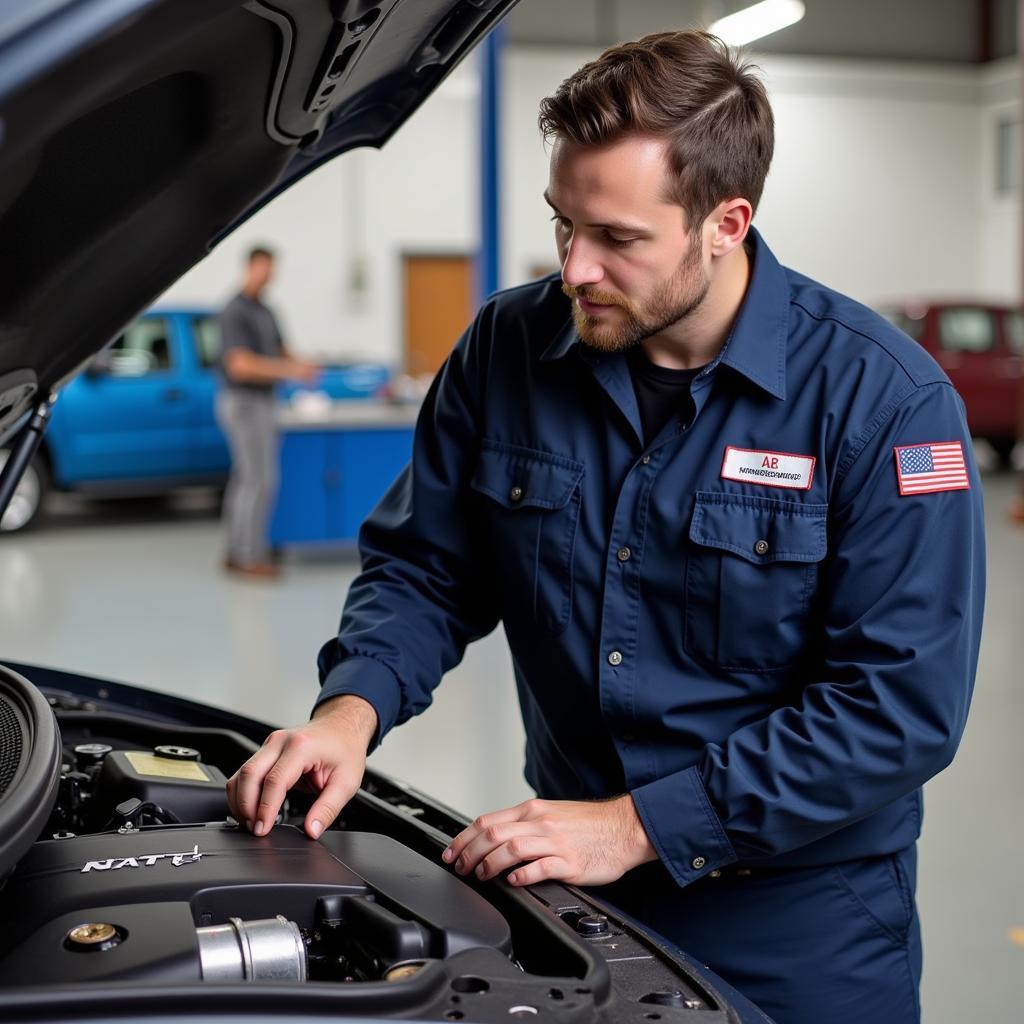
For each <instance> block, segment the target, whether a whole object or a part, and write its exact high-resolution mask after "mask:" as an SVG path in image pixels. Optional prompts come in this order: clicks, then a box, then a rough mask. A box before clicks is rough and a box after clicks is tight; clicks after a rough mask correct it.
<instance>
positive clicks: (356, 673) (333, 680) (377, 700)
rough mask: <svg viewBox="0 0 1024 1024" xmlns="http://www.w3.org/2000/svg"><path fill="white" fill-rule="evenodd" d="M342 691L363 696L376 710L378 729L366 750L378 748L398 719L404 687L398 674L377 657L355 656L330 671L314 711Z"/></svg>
mask: <svg viewBox="0 0 1024 1024" xmlns="http://www.w3.org/2000/svg"><path fill="white" fill-rule="evenodd" d="M343 694H352V695H353V696H356V697H362V698H363V700H365V701H366V702H367V703H368V704H370V705H372V707H373V710H374V711H376V712H377V731H376V732H375V733H374V736H373V739H372V740H371V741H370V746H369V747H368V748H367V752H370V751H373V750H375V749H376V748H377V746H378V745H379V744H380V741H381V740H382V739H384V737H385V736H386V735H387V734H388V733H389V732H390V731H391V730H392V729H393V728H394V726H395V723H396V722H397V721H398V714H399V711H400V710H401V706H402V688H401V686H400V685H399V683H398V677H397V676H396V675H395V674H394V673H393V672H392V671H391V669H389V668H388V667H387V666H386V665H383V664H381V663H380V662H379V661H377V660H376V659H375V658H367V657H364V656H360V655H353V656H352V657H349V658H346V659H345V660H344V661H342V662H339V664H337V665H335V666H334V668H332V669H331V671H330V672H328V673H327V676H326V677H325V679H324V681H323V683H322V685H321V688H320V696H319V697H317V699H316V703H315V704H314V705H313V710H314V711H315V710H316V709H317V708H318V707H319V706H320V705H321V704H323V702H324V701H325V700H330V698H331V697H340V696H342V695H343Z"/></svg>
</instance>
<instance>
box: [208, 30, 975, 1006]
mask: <svg viewBox="0 0 1024 1024" xmlns="http://www.w3.org/2000/svg"><path fill="white" fill-rule="evenodd" d="M541 127H542V129H543V131H544V134H545V136H546V137H547V138H548V139H549V140H551V141H552V142H553V148H552V151H551V165H550V179H549V185H548V189H547V192H546V195H545V198H546V199H547V202H548V204H549V205H550V207H551V209H552V214H553V216H552V220H553V221H554V229H555V237H556V241H557V245H558V251H559V256H560V259H561V264H562V271H561V282H559V280H558V279H557V278H556V277H555V276H552V277H551V278H548V279H545V280H542V281H540V282H535V283H532V284H528V285H525V286H523V287H520V288H514V289H511V290H510V291H507V292H503V293H499V294H498V295H496V296H494V297H492V298H491V299H490V300H489V301H488V302H487V303H486V304H485V305H484V307H483V309H482V310H481V311H480V313H479V314H478V316H477V318H476V320H475V322H474V323H473V324H472V325H471V327H470V328H469V330H468V331H467V332H466V334H465V335H464V336H463V337H462V339H461V340H460V341H459V343H458V345H457V346H456V348H455V350H454V352H453V353H452V355H451V357H450V358H449V360H448V362H447V363H446V364H445V366H444V368H443V369H442V371H441V373H440V374H439V375H438V378H437V379H436V381H435V382H434V385H433V388H432V390H431V392H430V394H429V396H428V397H427V400H426V403H425V407H424V409H423V413H422V415H421V417H420V421H419V426H418V429H417V437H416V444H415V450H414V455H413V459H412V463H411V465H410V467H409V468H408V469H407V470H406V471H405V473H404V474H403V475H402V476H401V477H400V478H399V480H398V481H397V482H396V484H395V485H394V487H393V488H392V489H391V491H390V492H389V493H388V494H387V495H386V496H385V498H384V499H383V500H382V502H381V503H380V505H379V506H378V508H377V509H376V510H375V512H374V513H373V515H372V516H371V517H370V518H369V520H368V521H367V523H366V525H365V527H364V529H363V531H362V534H361V547H362V554H363V572H362V575H361V576H360V577H359V578H358V579H357V580H356V582H355V583H354V584H353V586H352V589H351V591H350V593H349V596H348V602H347V604H346V608H345V612H344V615H343V617H342V622H341V628H340V632H339V635H338V637H337V639H336V640H332V641H331V642H330V643H328V644H327V645H326V646H325V647H324V648H323V650H322V651H321V654H320V672H321V681H322V692H321V695H320V699H319V702H318V705H317V707H316V708H315V710H314V715H313V719H312V721H311V722H310V723H308V724H307V725H305V726H303V727H301V728H297V729H292V730H282V731H279V732H275V733H273V734H272V735H271V736H270V737H269V738H268V740H267V742H266V744H265V745H264V747H263V748H262V749H261V750H260V751H259V752H258V753H257V754H256V755H255V756H254V757H253V758H252V759H251V760H250V761H249V762H248V763H247V764H246V765H245V766H244V767H243V768H242V769H241V771H240V772H239V773H237V774H236V775H235V776H234V777H233V778H232V779H231V780H230V782H229V784H228V789H229V800H230V803H231V806H232V808H233V809H234V813H235V814H236V816H238V817H239V819H240V820H242V821H244V822H246V823H247V824H248V825H249V826H250V827H251V828H252V829H253V830H254V832H255V833H256V834H258V835H259V834H263V833H264V832H265V831H266V830H267V829H269V828H270V827H271V826H272V824H273V821H274V817H275V815H276V813H277V811H278V809H279V807H280V805H281V801H282V799H283V797H284V795H285V792H286V790H287V788H288V787H289V786H291V785H292V784H294V783H295V782H296V781H298V780H299V779H300V778H304V779H305V780H306V781H307V782H309V783H311V784H312V785H313V786H314V787H315V788H316V789H317V790H319V791H320V795H319V797H318V798H317V799H316V801H315V802H314V804H313V806H312V808H311V809H310V812H309V815H308V817H307V819H306V824H305V827H306V831H307V833H308V834H309V835H310V836H312V837H314V838H315V837H316V836H318V835H319V834H320V832H321V831H322V829H323V828H324V827H325V826H327V825H328V824H329V823H330V822H331V821H332V820H333V819H334V817H335V816H336V815H337V813H338V811H339V810H340V808H341V807H342V806H343V805H344V804H345V802H346V801H347V800H348V799H349V797H350V796H351V794H352V792H353V790H354V789H355V788H356V786H357V785H358V783H359V779H360V777H361V774H362V772H363V768H364V760H365V752H366V749H367V747H370V748H371V749H372V747H373V746H374V745H375V744H376V743H378V742H379V741H380V739H381V738H382V737H383V736H384V735H385V734H386V733H387V731H388V730H389V729H390V728H392V727H393V726H394V725H395V724H397V723H400V722H403V721H405V720H406V719H408V718H409V717H410V716H412V715H414V714H417V713H418V712H420V711H422V710H423V709H424V708H425V707H426V706H427V705H428V704H429V702H430V693H431V690H432V689H433V687H434V686H435V685H436V684H437V683H438V681H439V680H440V679H441V676H442V675H443V673H444V672H445V671H447V670H448V669H449V668H451V667H452V666H453V665H454V664H455V663H456V662H457V661H458V660H459V658H460V657H461V655H462V652H463V648H464V646H465V644H467V643H468V642H470V641H472V640H474V639H476V638H477V637H480V636H483V635H484V634H486V633H488V632H489V631H490V630H491V629H492V628H493V627H494V626H495V624H496V623H497V622H498V621H499V620H500V621H503V623H504V626H505V630H506V633H507V636H508V641H509V645H510V648H511V651H512V656H513V663H514V667H515V674H516V679H517V683H518V688H519V694H520V701H521V705H522V710H523V717H524V722H525V724H526V732H527V751H526V775H527V778H528V780H529V781H530V783H531V784H532V785H533V787H534V788H535V790H536V792H537V794H538V796H539V799H536V800H530V801H527V802H526V803H524V804H521V805H519V806H517V807H512V808H508V809H504V810H498V811H495V812H493V813H490V814H485V815H483V816H482V817H481V818H478V819H477V820H476V821H475V822H474V823H473V825H472V826H470V827H469V828H468V829H466V830H465V831H464V832H463V833H462V834H461V835H460V836H458V837H457V838H456V839H455V840H454V842H453V843H452V845H451V847H450V848H449V849H448V850H447V851H445V854H444V858H443V859H444V860H445V861H446V862H447V863H450V864H453V865H454V867H455V870H456V871H458V872H460V873H462V874H467V873H469V872H471V871H474V872H476V874H477V875H478V876H479V877H481V878H493V877H494V876H496V875H499V874H506V873H507V875H506V877H507V878H508V880H509V882H510V883H511V884H513V885H517V886H519V885H528V884H531V883H535V882H538V881H540V880H541V879H564V880H566V881H568V882H571V883H575V884H581V885H597V886H603V887H604V888H603V889H602V890H600V891H601V893H602V894H604V895H606V896H607V898H609V899H611V900H612V901H613V902H615V903H617V904H618V905H619V906H621V907H622V908H623V909H625V910H626V911H628V912H629V913H631V914H633V915H634V916H635V917H637V918H639V919H640V920H641V921H643V922H645V923H646V924H647V925H649V926H650V927H652V928H654V929H655V930H657V931H660V932H662V933H663V934H664V935H666V936H667V937H668V938H669V939H670V940H672V941H673V942H675V943H677V944H678V945H679V946H681V947H682V948H684V949H686V950H687V951H689V952H690V953H692V954H693V955H695V956H696V957H697V958H698V959H700V960H702V961H703V962H704V963H707V964H709V965H710V966H711V967H712V968H713V969H714V970H716V971H718V972H719V973H720V974H721V975H723V976H724V977H725V978H726V979H727V980H728V981H730V982H732V983H733V984H735V985H736V986H737V987H738V988H739V989H740V990H741V991H743V992H744V993H745V994H746V995H748V996H749V997H750V998H751V999H753V1000H754V1001H755V1002H756V1003H758V1004H759V1005H760V1006H761V1007H762V1008H763V1009H764V1010H765V1011H766V1012H768V1013H769V1014H771V1015H772V1016H773V1017H774V1018H775V1019H776V1020H777V1021H779V1022H781V1024H789V1022H821V1021H828V1022H829V1024H845V1022H854V1021H856V1022H858V1024H861V1022H863V1021H866V1020H870V1021H872V1022H874V1024H882V1022H884V1024H889V1022H892V1024H895V1022H901V1024H902V1022H908V1021H915V1020H917V1019H918V1016H919V1009H918V984H919V977H920V969H921V962H920V944H919V929H918V922H917V918H916V914H915V910H914V903H913V898H914V897H913V890H914V871H915V861H914V843H915V840H916V838H917V836H918V833H919V830H920V824H921V805H920V789H919V787H920V786H921V784H922V783H923V782H924V781H925V780H926V779H928V778H930V777H931V776H932V775H934V774H935V773H936V772H938V771H940V770H941V769H942V768H944V767H945V766H946V765H947V764H948V763H949V761H950V759H951V758H952V756H953V753H954V751H955V749H956V746H957V743H958V740H959V737H960V734H961V732H962V729H963V727H964V720H965V716H966V712H967V705H968V701H969V698H970V694H971V689H972V684H973V678H974V672H975V665H976V659H977V653H978V638H979V632H980V624H981V611H982V591H983V583H982V574H983V566H984V556H983V538H982V514H981V492H980V485H979V482H978V477H977V472H976V469H975V466H974V464H973V462H972V460H971V448H970V445H969V438H968V436H967V432H966V426H965V419H964V413H963V407H962V403H961V402H960V400H959V398H958V397H957V395H956V394H955V393H954V392H953V390H952V388H951V386H950V384H949V381H948V380H947V379H946V377H945V376H944V375H943V373H942V372H941V370H939V369H938V367H937V366H936V365H935V364H934V363H933V362H932V361H931V359H930V358H929V357H928V356H927V354H926V353H925V352H924V351H923V350H921V349H920V348H919V347H917V346H915V345H914V344H913V343H912V342H911V341H910V340H909V339H908V338H906V337H905V336H904V335H902V334H900V333H899V332H898V331H896V330H895V329H893V328H891V327H890V326H889V325H887V324H886V323H885V322H884V321H883V320H882V319H881V318H879V317H877V316H876V315H875V314H873V313H872V312H870V311H869V310H867V309H865V308H864V307H863V306H860V305H858V304H857V303H855V302H853V301H851V300H849V299H846V298H844V297H843V296H841V295H837V294H836V293H834V292H832V291H829V290H828V289H826V288H824V287H822V286H821V285H818V284H816V283H815V282H813V281H811V280H808V279H807V278H805V277H802V276H800V275H799V274H795V273H792V272H790V271H787V270H784V269H783V268H782V267H781V266H780V265H779V264H778V262H777V261H776V260H775V258H774V256H773V255H772V253H771V251H770V250H769V249H768V247H767V246H766V245H765V243H764V241H763V240H762V239H761V238H760V237H759V235H758V234H757V233H756V232H755V231H754V230H753V229H752V228H751V227H750V220H751V216H752V214H753V210H754V208H755V207H756V205H757V202H758V199H759V198H760V195H761V190H762V186H763V183H764V178H765V175H766V173H767V170H768V165H769V162H770V160H771V155H772V149H773V122H772V116H771V110H770V108H769V105H768V101H767V98H766V96H765V93H764V90H763V87H762V86H761V84H760V82H759V81H758V80H757V79H756V78H754V77H753V76H752V75H751V73H750V71H749V69H748V68H747V67H745V66H743V65H738V64H737V63H736V62H735V60H734V59H733V57H732V56H731V55H730V54H729V53H728V51H727V50H726V48H725V47H724V45H722V44H721V43H720V42H719V41H718V40H716V39H714V38H712V37H710V36H707V35H704V34H701V33H692V32H691V33H668V34H660V35H655V36H649V37H647V38H645V39H642V40H640V41H639V42H636V43H629V44H625V45H623V46H619V47H616V48H614V49H612V50H609V51H608V52H606V53H605V54H604V55H603V56H602V57H601V58H599V59H598V60H597V61H595V62H593V63H591V64H588V65H587V66H585V67H584V68H582V69H581V70H580V71H579V72H577V73H576V74H574V75H573V76H572V77H570V78H569V79H568V80H567V81H566V82H565V83H563V85H562V86H561V87H560V88H559V89H558V91H557V92H556V93H555V94H554V95H553V96H552V97H549V98H548V99H546V100H545V101H544V102H543V104H542V106H541ZM822 212H827V211H805V214H807V215H808V216H807V223H808V229H809V230H827V229H828V225H827V218H822V217H821V216H818V214H820V213H822ZM812 214H813V215H814V216H811V215H812ZM822 220H825V223H824V224H822V223H821V222H822ZM887 241H889V240H888V239H880V242H881V243H885V242H887ZM563 292H564V294H563ZM566 296H568V298H569V300H570V301H568V302H567V301H566Z"/></svg>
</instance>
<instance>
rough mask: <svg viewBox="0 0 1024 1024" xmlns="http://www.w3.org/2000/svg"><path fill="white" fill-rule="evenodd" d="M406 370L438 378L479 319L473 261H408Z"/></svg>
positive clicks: (416, 258)
mask: <svg viewBox="0 0 1024 1024" xmlns="http://www.w3.org/2000/svg"><path fill="white" fill-rule="evenodd" d="M402 263H403V268H402V276H403V278H404V293H405V368H406V371H407V372H408V373H411V374H414V375H418V374H423V373H429V374H435V373H437V371H438V370H439V369H440V368H441V364H442V363H443V362H444V361H445V359H447V358H448V353H449V352H451V350H452V348H453V347H454V345H455V342H456V341H458V340H459V336H460V335H461V334H462V332H463V331H464V330H465V329H466V326H467V325H468V324H469V321H470V319H471V318H472V316H473V280H474V266H473V258H472V257H471V256H430V255H417V256H404V257H403V260H402Z"/></svg>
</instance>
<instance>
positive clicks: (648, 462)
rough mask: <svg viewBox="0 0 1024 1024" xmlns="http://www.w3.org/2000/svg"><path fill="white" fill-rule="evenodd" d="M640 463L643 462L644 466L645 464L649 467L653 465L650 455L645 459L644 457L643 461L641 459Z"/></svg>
mask: <svg viewBox="0 0 1024 1024" xmlns="http://www.w3.org/2000/svg"><path fill="white" fill-rule="evenodd" d="M640 461H641V462H642V463H643V464H644V465H645V466H649V465H650V464H651V457H650V455H645V456H644V457H643V458H642V459H641V460H640Z"/></svg>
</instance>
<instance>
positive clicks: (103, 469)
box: [0, 308, 389, 532]
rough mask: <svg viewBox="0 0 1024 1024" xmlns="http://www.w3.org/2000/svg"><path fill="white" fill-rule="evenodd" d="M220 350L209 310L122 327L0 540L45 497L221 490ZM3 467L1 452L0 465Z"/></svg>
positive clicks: (340, 381) (377, 384) (63, 405)
mask: <svg viewBox="0 0 1024 1024" xmlns="http://www.w3.org/2000/svg"><path fill="white" fill-rule="evenodd" d="M219 348H220V340H219V335H218V330H217V319H216V314H215V313H214V312H213V311H212V310H209V309H199V308H155V309H152V310H150V311H148V312H146V313H144V314H143V315H142V316H140V317H139V318H138V319H137V320H135V321H134V322H133V323H132V324H130V325H129V326H128V327H127V328H126V329H125V331H124V333H123V334H121V335H120V336H119V337H118V338H116V339H115V340H114V341H113V342H112V343H111V344H110V345H108V346H107V347H106V348H105V349H103V351H102V352H101V353H100V354H99V355H97V356H96V357H94V358H93V359H92V360H91V361H90V362H89V363H88V364H87V365H86V366H85V367H84V368H83V370H82V372H81V373H79V374H78V375H77V376H76V377H75V378H73V379H72V380H71V381H70V382H69V383H68V384H67V385H66V386H65V387H64V388H63V389H62V391H61V393H60V396H59V398H58V399H57V402H56V405H55V406H54V410H53V419H52V422H51V423H50V426H49V428H48V429H47V431H46V435H45V437H44V439H43V443H42V447H41V448H40V450H39V452H38V453H37V455H36V457H35V460H34V461H33V464H32V466H31V467H30V468H29V470H28V471H27V472H26V474H25V477H24V478H23V479H22V482H21V484H20V486H19V488H18V491H17V492H16V495H15V498H14V500H13V501H12V502H11V505H10V507H9V508H8V510H7V512H6V514H5V515H4V518H3V520H2V522H0V531H5V532H8V531H13V530H20V529H25V528H26V527H28V526H30V525H31V524H32V523H33V522H35V521H36V520H37V518H38V516H39V513H40V511H41V510H42V508H43V504H44V500H45V497H46V494H47V492H48V491H49V490H50V489H56V490H61V491H76V492H80V493H85V494H92V495H102V496H109V497H114V496H139V495H146V494H163V493H166V492H169V491H171V490H174V489H176V488H178V487H184V486H194V485H197V484H209V485H211V486H223V484H224V482H225V481H226V479H227V474H228V470H229V468H230V456H229V453H228V447H227V442H226V441H225V439H224V435H223V433H222V432H221V429H220V427H219V426H218V424H217V421H216V418H215V416H214V398H215V395H216V392H217V389H218V387H220V375H219V372H218V369H217V357H218V353H219ZM388 379H389V374H388V370H387V368H386V367H383V366H376V365H369V364H367V365H353V366H340V367H326V368H325V370H324V374H323V377H322V379H321V381H320V382H319V383H318V384H317V388H318V389H320V390H324V391H326V392H327V393H328V394H329V395H330V397H331V398H333V399H337V398H368V397H372V396H373V395H375V394H377V393H378V392H379V391H380V390H381V389H382V388H383V387H384V386H385V385H386V384H387V382H388ZM292 390H293V389H291V388H284V389H282V397H284V398H286V397H288V395H289V394H290V392H291V391H292ZM5 459H6V451H4V450H2V449H0V465H2V463H3V461H4V460H5Z"/></svg>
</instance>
